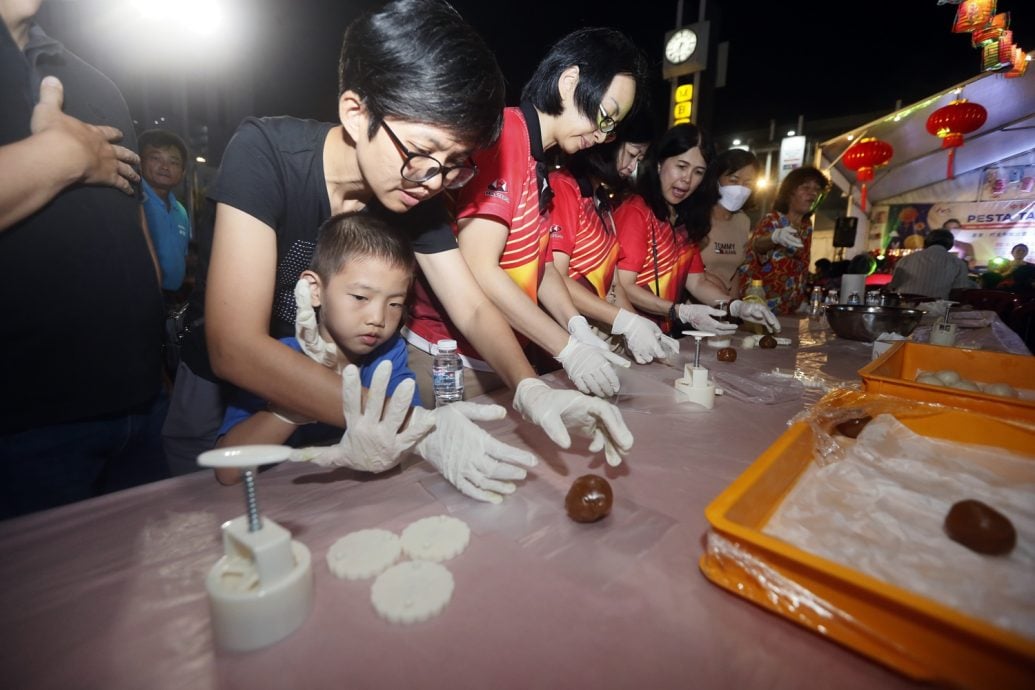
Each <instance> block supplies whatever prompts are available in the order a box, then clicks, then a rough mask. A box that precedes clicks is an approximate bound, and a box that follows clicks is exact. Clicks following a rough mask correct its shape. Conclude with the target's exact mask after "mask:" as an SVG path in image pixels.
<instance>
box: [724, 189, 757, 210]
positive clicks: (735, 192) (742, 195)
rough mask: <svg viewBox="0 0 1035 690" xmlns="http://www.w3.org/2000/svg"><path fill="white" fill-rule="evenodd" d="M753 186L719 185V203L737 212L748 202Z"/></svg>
mask: <svg viewBox="0 0 1035 690" xmlns="http://www.w3.org/2000/svg"><path fill="white" fill-rule="evenodd" d="M749 196H751V188H750V187H745V186H744V185H739V184H730V185H725V186H722V185H720V186H719V205H720V206H722V207H723V208H724V209H726V210H727V211H729V212H730V213H736V212H737V211H739V210H740V209H741V207H743V206H744V204H746V203H747V200H748V197H749Z"/></svg>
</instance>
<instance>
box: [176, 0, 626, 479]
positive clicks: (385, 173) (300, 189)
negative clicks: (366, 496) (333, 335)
mask: <svg viewBox="0 0 1035 690" xmlns="http://www.w3.org/2000/svg"><path fill="white" fill-rule="evenodd" d="M457 94H463V95H464V97H463V98H458V97H457ZM503 97H504V83H503V77H502V74H501V73H500V71H499V68H498V66H497V65H496V61H495V59H494V57H493V55H492V53H491V51H490V50H489V49H488V47H487V46H486V45H485V43H484V41H483V40H482V39H481V37H480V36H479V35H478V34H477V33H476V32H475V31H474V29H473V28H472V27H470V26H469V25H468V24H467V23H466V22H465V21H464V20H463V19H462V18H461V17H460V16H459V14H457V12H456V11H455V10H454V9H453V8H452V7H451V6H450V5H448V4H447V3H445V2H441V1H440V0H398V1H396V2H391V3H389V4H387V5H385V6H383V7H381V8H378V9H375V10H372V11H370V12H367V13H365V14H364V15H362V16H361V17H359V18H358V19H356V20H355V21H354V22H353V23H352V24H351V25H350V26H349V28H348V30H347V31H346V33H345V37H344V41H343V44H342V49H341V58H340V62H339V98H338V111H339V122H337V123H319V122H314V121H311V120H299V119H295V118H289V117H278V118H261V119H260V118H250V119H248V120H246V121H245V122H244V123H243V124H242V125H241V127H240V128H239V129H238V131H237V133H236V134H235V135H234V137H233V139H232V140H231V141H230V143H229V145H228V146H227V149H226V151H225V153H224V155H223V160H222V165H221V169H220V174H219V177H218V179H217V180H216V182H215V184H214V186H213V187H212V188H211V190H210V194H209V196H210V197H211V198H212V199H213V200H214V201H215V202H216V204H217V207H216V221H215V232H214V239H213V243H212V249H211V259H210V262H209V268H208V274H207V281H206V284H205V293H204V305H205V315H204V319H205V321H204V331H205V332H204V337H205V339H206V340H207V345H208V354H209V357H210V358H211V367H210V368H209V366H208V362H207V360H206V358H205V357H199V356H195V357H193V359H192V361H188V362H187V365H186V369H187V371H183V370H181V371H180V372H179V374H178V376H177V382H176V391H175V393H174V400H173V404H172V408H173V409H172V410H171V412H170V415H169V419H168V421H167V423H166V425H165V428H164V430H163V432H164V436H165V440H166V449H167V452H169V453H170V454H178V455H179V456H181V457H184V456H185V457H186V458H188V459H190V460H193V458H194V457H196V455H197V453H198V452H199V451H201V450H205V449H207V448H209V447H211V446H212V445H213V444H214V442H215V434H216V432H217V431H218V427H219V424H220V422H221V419H222V414H223V404H222V398H221V395H220V387H221V386H223V385H226V384H232V385H234V386H238V387H240V388H243V389H245V390H247V391H250V392H251V393H254V394H256V395H258V396H260V397H261V398H263V399H266V400H269V401H271V405H272V406H273V407H274V408H275V409H277V410H279V411H283V412H282V416H283V418H287V419H294V420H298V421H299V422H305V421H309V420H318V421H322V422H325V423H329V424H332V425H335V426H337V427H344V426H345V423H346V420H345V419H344V415H343V395H342V385H343V384H342V380H343V379H342V377H341V376H339V375H337V374H336V373H335V372H334V371H332V370H331V369H328V368H325V367H324V366H321V365H320V364H318V363H316V362H314V361H311V360H310V359H309V358H307V357H306V356H304V355H300V354H299V353H297V352H294V351H292V350H291V348H288V347H286V346H284V345H283V344H282V343H280V342H278V338H281V337H285V336H291V335H295V330H296V326H295V320H296V296H295V288H296V283H297V281H298V279H299V277H300V275H301V273H302V271H303V270H305V269H306V268H308V266H309V263H310V258H311V255H312V251H313V247H314V246H315V240H316V233H317V230H318V228H319V227H320V225H321V223H322V222H323V221H324V220H326V219H327V218H329V217H330V216H332V215H334V214H338V213H341V212H345V211H358V210H365V211H366V212H369V213H375V214H378V215H382V216H384V217H385V218H386V219H387V220H388V221H389V222H391V223H392V224H393V225H396V226H401V227H402V228H404V229H405V230H406V231H407V233H408V236H409V238H410V241H411V244H412V247H413V250H414V252H415V253H416V256H417V262H418V264H419V266H420V269H421V271H422V272H423V275H424V277H425V279H426V280H427V283H428V284H429V285H430V286H431V289H432V290H433V291H434V293H435V295H436V296H437V297H438V298H439V299H440V300H441V303H442V304H443V305H444V308H445V309H446V310H447V312H448V313H450V314H453V315H454V316H455V317H456V321H457V323H458V324H459V328H460V330H461V332H463V333H464V334H465V335H466V336H467V337H469V338H470V340H471V341H472V342H477V343H478V344H479V345H481V346H482V347H483V348H484V349H485V350H486V351H489V352H490V357H491V358H492V362H493V364H494V365H495V366H496V367H497V369H498V370H499V371H500V372H501V374H502V375H503V376H504V378H505V380H506V381H507V383H508V384H510V385H512V386H515V387H516V386H517V385H518V383H519V382H520V381H522V380H523V379H526V378H530V377H534V376H535V372H534V371H533V370H532V368H531V366H530V365H529V364H528V363H527V361H526V360H525V359H524V357H523V355H522V352H521V349H520V347H519V346H518V344H517V342H516V341H515V340H514V339H513V337H508V334H509V329H508V328H507V326H506V321H505V320H504V319H503V318H502V316H501V315H500V314H499V312H498V311H497V310H496V308H495V307H493V305H492V303H491V302H489V301H488V300H487V299H486V298H485V296H484V294H483V293H482V292H481V290H480V289H479V287H478V284H477V283H476V282H475V281H474V279H473V278H472V276H471V274H470V272H469V271H468V269H467V266H466V264H465V263H464V261H463V259H462V258H461V256H460V253H459V251H458V249H457V246H456V240H455V237H454V235H453V232H452V227H451V225H450V223H449V218H448V214H447V213H446V209H445V208H444V206H443V205H442V204H441V203H440V202H439V201H438V200H434V201H430V202H429V201H428V200H429V199H431V198H432V197H434V196H435V195H437V194H439V193H440V192H441V191H442V190H443V189H445V188H453V189H456V188H459V187H461V186H463V185H464V184H465V183H467V182H468V181H469V180H470V179H471V177H472V176H473V174H474V167H473V163H472V162H471V154H472V153H473V152H474V151H475V150H477V149H479V148H482V147H485V146H487V145H489V144H490V143H491V142H492V141H493V140H494V139H495V138H496V137H497V136H498V133H499V129H500V126H501V112H502V109H503ZM362 287H363V286H353V289H352V291H351V292H350V293H349V295H347V296H346V297H351V298H353V299H357V300H361V299H363V290H362ZM196 334H197V330H195V336H196ZM489 343H491V344H492V347H489ZM185 358H186V355H185ZM184 374H186V376H184V378H183V379H182V384H181V379H180V378H179V377H180V375H184ZM370 393H371V396H370V397H371V398H372V399H377V397H378V396H375V391H374V390H373V389H371V391H370ZM381 393H383V392H378V394H379V395H380V394H381ZM553 393H556V394H557V395H556V396H552V395H551V394H553ZM567 393H569V391H553V390H552V389H547V395H546V397H547V398H550V399H551V401H552V404H553V405H554V406H559V405H560V403H559V402H557V401H558V400H561V401H564V402H567V401H568V397H567V396H566V394H567ZM583 397H585V396H583ZM587 400H588V398H587ZM544 407H545V406H544ZM457 409H462V410H468V409H469V408H466V407H461V408H457ZM584 410H585V411H586V416H585V417H584V418H574V416H573V415H569V417H567V418H565V419H563V420H560V419H558V417H559V415H556V414H555V415H554V416H553V417H552V418H551V419H549V420H541V419H538V418H537V420H536V421H537V422H538V423H540V424H545V425H547V426H548V427H549V429H548V433H549V434H550V435H551V438H553V439H555V440H557V441H558V442H559V443H561V444H562V445H565V444H567V443H570V439H569V437H568V434H567V431H566V429H565V426H564V425H563V424H567V425H581V426H580V430H582V431H585V432H588V433H591V434H592V433H593V432H596V433H601V434H603V433H605V432H604V431H601V430H600V429H601V428H606V433H607V434H608V435H609V437H610V436H614V437H617V438H618V439H619V442H620V444H621V445H623V447H624V446H625V445H628V444H629V443H631V438H629V440H626V438H627V437H628V429H627V428H626V427H625V425H624V423H623V422H622V420H621V417H620V415H618V413H617V409H616V408H600V407H593V406H589V405H587V406H584ZM490 412H491V416H500V415H502V414H503V410H502V409H500V408H491V410H490ZM486 414H487V416H484V417H483V418H489V416H488V413H486ZM591 415H595V416H592V418H591V419H590V418H589V417H590V416H591ZM454 416H455V415H454ZM387 419H388V415H386V416H385V420H387ZM348 422H349V427H348V430H347V432H346V435H345V437H344V438H343V439H342V444H341V445H342V447H343V448H344V447H345V446H346V441H345V439H346V438H347V439H349V440H350V442H351V446H350V447H356V448H361V449H362V450H363V452H362V453H359V456H357V457H342V458H339V464H346V465H349V466H351V467H354V468H358V469H363V468H364V467H373V466H378V467H388V466H391V465H392V464H394V462H397V461H398V457H399V455H400V454H401V453H403V452H404V451H406V450H407V448H408V445H407V444H404V443H401V442H400V439H401V438H402V437H403V436H402V434H401V433H400V429H397V428H395V429H393V428H390V425H389V423H388V422H387V421H384V422H382V420H381V414H379V413H375V414H363V415H362V416H361V419H358V420H357V419H349V420H348ZM598 424H599V426H598ZM456 425H459V426H456ZM453 429H454V435H455V436H456V438H454V439H453V440H454V441H463V442H465V443H466V448H465V453H463V454H458V455H459V456H460V457H458V458H457V460H456V461H457V462H460V463H464V464H465V466H464V467H463V468H461V469H458V470H457V471H456V473H455V476H449V477H447V478H449V479H450V480H451V481H455V480H459V479H462V480H463V481H465V482H467V481H473V482H474V483H475V484H477V485H478V486H480V487H481V488H485V487H494V489H493V490H494V491H497V492H503V491H505V489H506V487H503V486H500V482H499V481H498V480H500V479H513V478H520V477H521V476H524V470H523V469H521V468H519V467H514V466H512V465H508V464H507V462H508V461H510V460H511V459H512V458H503V457H502V456H501V455H500V454H499V453H492V452H489V451H488V450H487V448H490V447H492V444H491V443H489V441H491V440H492V439H487V438H486V434H485V433H484V432H483V431H482V430H480V429H478V427H476V426H474V425H473V424H471V423H470V421H468V420H466V419H464V420H458V421H457V422H456V423H455V425H454V427H453ZM436 431H437V430H436ZM431 433H436V432H435V431H433V432H431ZM412 436H413V434H409V433H408V434H406V436H405V437H406V438H407V439H410V441H409V445H412V444H413V442H414V441H416V440H419V439H414V438H412ZM461 437H462V438H461ZM511 451H513V453H519V451H516V450H515V449H511ZM343 452H344V451H343ZM429 459H430V458H429ZM393 461H394V462H393ZM436 466H438V465H436ZM472 477H473V479H472ZM510 490H513V486H512V485H511V486H510ZM497 498H498V496H497Z"/></svg>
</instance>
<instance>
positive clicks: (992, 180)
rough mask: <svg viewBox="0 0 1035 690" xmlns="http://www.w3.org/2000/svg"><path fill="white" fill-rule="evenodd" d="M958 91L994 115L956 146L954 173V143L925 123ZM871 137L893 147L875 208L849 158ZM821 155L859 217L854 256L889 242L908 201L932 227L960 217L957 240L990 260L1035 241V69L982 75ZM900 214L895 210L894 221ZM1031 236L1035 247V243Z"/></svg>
mask: <svg viewBox="0 0 1035 690" xmlns="http://www.w3.org/2000/svg"><path fill="white" fill-rule="evenodd" d="M1029 59H1031V56H1029ZM957 98H965V99H967V100H968V101H971V102H973V103H979V104H981V105H983V106H984V107H985V108H986V110H987V111H988V119H987V121H986V122H985V124H984V125H983V126H982V127H981V128H980V129H979V130H977V131H976V132H972V133H971V134H968V135H967V136H966V139H965V142H964V145H963V146H962V147H960V148H957V149H956V156H955V158H956V160H955V178H954V179H948V178H947V161H948V154H949V151H948V149H943V148H941V140H940V139H938V138H937V137H936V136H933V135H931V134H929V133H928V132H927V130H926V123H927V118H928V117H929V116H930V114H931V113H933V112H934V111H935V110H937V109H938V108H941V107H942V106H945V105H948V104H949V103H951V102H952V101H953V100H955V99H957ZM864 137H876V138H878V139H881V140H883V141H886V142H888V143H889V144H891V145H892V147H893V148H894V156H893V157H892V159H891V161H890V162H889V163H888V164H887V165H886V166H883V167H880V168H877V170H876V175H875V178H874V180H873V181H871V182H870V183H869V184H868V190H867V193H868V197H869V200H868V204H867V212H866V213H863V212H862V210H861V209H860V208H859V206H858V203H859V196H860V195H859V190H860V188H859V185H858V183H857V182H856V174H855V172H854V171H852V170H849V169H847V168H846V167H845V166H844V163H843V162H842V158H841V157H842V156H843V155H844V153H845V151H847V150H848V148H849V147H850V146H851V145H852V143H853V142H855V141H859V140H860V139H862V138H864ZM816 158H817V160H816V166H817V167H819V168H820V169H822V170H824V171H826V172H827V173H828V174H829V175H830V176H831V179H832V181H833V183H834V184H835V185H837V186H838V187H839V188H840V189H841V190H842V191H843V192H844V193H845V194H846V196H848V198H849V202H848V206H849V208H848V209H846V215H851V216H855V217H857V218H859V225H858V232H857V234H856V243H855V245H854V246H853V247H852V248H851V249H848V250H847V252H848V255H849V256H854V255H855V254H856V253H859V252H862V251H867V250H869V249H875V248H877V247H879V246H881V240H882V232H883V231H884V228H885V224H886V223H888V219H889V210H890V211H891V212H892V216H893V215H894V212H895V211H896V209H898V208H901V207H902V205H908V204H917V205H918V208H921V209H922V213H923V214H924V215H925V216H926V217H925V223H924V226H925V227H941V223H942V222H944V221H945V220H947V219H948V218H959V219H960V220H961V221H962V222H963V230H962V231H961V232H958V233H957V240H960V239H963V240H964V241H969V242H973V243H974V246H975V248H976V249H977V250H978V260H979V263H984V260H987V258H989V256H992V255H1002V254H1003V250H1002V247H1003V246H1007V247H1009V246H1010V245H1012V244H1014V243H1018V242H1024V241H1026V240H1035V69H1033V68H1029V69H1028V70H1027V71H1026V72H1025V74H1024V75H1023V76H1021V77H1017V78H1013V79H1007V78H1005V77H1004V76H1003V75H1002V74H995V73H987V74H983V75H979V76H976V77H974V78H973V79H970V80H969V81H965V82H963V83H961V84H957V85H956V86H953V87H950V88H947V89H945V90H943V91H940V92H938V93H937V94H935V95H933V96H931V97H929V98H927V99H925V100H923V101H920V102H918V103H914V104H912V105H909V106H906V107H904V108H901V109H899V110H897V111H895V112H893V113H891V114H890V115H887V116H886V117H883V118H881V119H878V120H874V121H872V122H869V123H867V124H865V125H862V126H861V127H858V128H856V129H853V130H851V131H850V132H845V133H844V134H841V135H840V136H838V137H835V138H833V139H830V140H828V141H825V142H823V143H822V144H820V145H819V147H818V149H817V154H816ZM960 216H965V218H960ZM917 217H918V216H917ZM895 222H896V219H895V218H894V217H892V218H891V221H890V224H889V226H893V225H894V223H895ZM961 235H962V237H961ZM1018 238H1021V239H1018ZM1015 240H1016V242H1015ZM1028 243H1029V246H1031V248H1032V251H1033V253H1035V242H1028ZM1008 251H1009V249H1008V248H1007V250H1006V252H1008ZM982 254H984V256H982Z"/></svg>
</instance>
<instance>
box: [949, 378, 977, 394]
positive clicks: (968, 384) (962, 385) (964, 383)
mask: <svg viewBox="0 0 1035 690" xmlns="http://www.w3.org/2000/svg"><path fill="white" fill-rule="evenodd" d="M952 388H959V389H960V390H964V391H978V392H980V391H981V389H980V388H978V385H977V384H976V383H974V382H973V381H970V380H968V379H960V380H959V381H957V382H956V383H954V384H952Z"/></svg>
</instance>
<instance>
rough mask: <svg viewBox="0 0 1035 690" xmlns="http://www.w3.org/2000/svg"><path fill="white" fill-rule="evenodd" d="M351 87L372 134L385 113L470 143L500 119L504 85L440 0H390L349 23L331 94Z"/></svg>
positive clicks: (491, 134) (467, 29) (479, 43)
mask: <svg viewBox="0 0 1035 690" xmlns="http://www.w3.org/2000/svg"><path fill="white" fill-rule="evenodd" d="M350 89H351V90H353V91H355V92H356V93H357V94H359V95H360V97H362V98H363V101H364V103H365V105H366V107H367V110H368V111H369V113H370V127H369V128H368V132H367V136H369V137H373V136H374V134H375V133H376V132H377V129H378V127H380V126H381V121H382V120H383V119H384V118H385V117H388V116H391V117H397V118H399V119H402V120H409V121H412V122H422V123H425V124H429V125H434V126H436V127H441V128H443V129H445V130H446V131H448V132H450V133H452V134H453V135H455V136H456V137H457V138H458V139H460V140H461V141H463V142H467V143H470V144H472V145H473V146H475V147H476V148H484V147H487V146H489V145H490V144H491V143H492V142H494V141H495V140H496V138H497V137H498V136H499V133H500V130H501V128H502V127H503V107H504V105H505V101H504V99H505V94H506V85H505V83H504V79H503V73H502V72H501V71H500V68H499V65H498V64H497V63H496V57H495V56H494V55H493V53H492V51H491V50H489V47H488V46H487V45H486V44H485V41H484V40H483V39H482V37H481V36H480V35H479V34H478V33H477V32H476V31H475V30H474V28H473V27H472V26H471V25H470V24H468V23H467V22H466V21H464V19H463V18H462V17H461V16H460V14H459V13H458V12H457V11H456V10H455V9H453V6H452V5H450V4H449V3H447V2H444V1H443V0H396V1H395V2H390V3H388V4H387V5H383V6H382V7H380V8H378V9H375V10H370V11H368V12H366V13H364V14H363V15H361V16H360V17H358V18H357V19H356V20H355V21H353V22H352V23H351V24H349V27H348V29H346V30H345V37H344V39H343V40H342V45H341V57H340V59H339V62H338V95H339V96H341V95H342V94H343V93H345V92H346V91H348V90H350Z"/></svg>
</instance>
